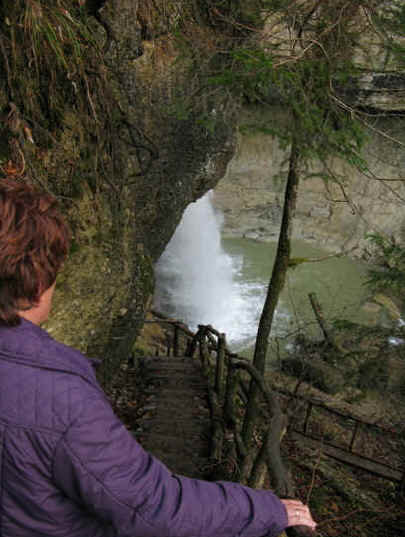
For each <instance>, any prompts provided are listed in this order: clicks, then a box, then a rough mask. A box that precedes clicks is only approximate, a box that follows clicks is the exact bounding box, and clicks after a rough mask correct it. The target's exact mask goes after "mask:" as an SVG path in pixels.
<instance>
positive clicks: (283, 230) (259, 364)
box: [243, 138, 300, 446]
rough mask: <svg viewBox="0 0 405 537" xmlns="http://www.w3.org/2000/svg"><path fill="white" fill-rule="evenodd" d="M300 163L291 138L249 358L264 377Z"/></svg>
mask: <svg viewBox="0 0 405 537" xmlns="http://www.w3.org/2000/svg"><path fill="white" fill-rule="evenodd" d="M299 160H300V151H299V147H298V143H297V140H296V139H295V138H293V141H292V144H291V151H290V158H289V170H288V178H287V185H286V188H285V194H284V208H283V217H282V221H281V227H280V235H279V239H278V246H277V254H276V259H275V261H274V266H273V271H272V275H271V279H270V283H269V286H268V289H267V296H266V300H265V303H264V306H263V310H262V314H261V317H260V323H259V327H258V330H257V336H256V346H255V353H254V358H253V365H254V366H255V367H256V369H257V370H258V371H260V372H261V373H262V374H264V372H265V369H266V354H267V348H268V339H269V335H270V331H271V327H272V323H273V317H274V312H275V310H276V306H277V303H278V300H279V296H280V293H281V291H282V290H283V287H284V284H285V280H286V275H287V269H288V264H289V260H290V242H291V232H292V220H293V217H294V213H295V207H296V201H297V191H298V183H299V172H298V165H299ZM257 393H258V387H257V386H256V383H255V382H254V380H252V381H251V383H250V393H249V403H248V407H247V409H246V414H245V420H244V423H243V439H244V441H245V444H246V445H247V446H248V445H249V443H250V441H251V438H252V433H253V428H254V424H255V420H256V416H257V404H256V398H257Z"/></svg>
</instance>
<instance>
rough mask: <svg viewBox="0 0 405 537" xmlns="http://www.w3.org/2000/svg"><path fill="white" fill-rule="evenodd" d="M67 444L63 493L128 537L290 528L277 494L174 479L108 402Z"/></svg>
mask: <svg viewBox="0 0 405 537" xmlns="http://www.w3.org/2000/svg"><path fill="white" fill-rule="evenodd" d="M83 408H84V410H83V411H82V412H81V414H80V416H79V418H77V419H76V420H75V422H74V423H73V424H71V426H70V427H69V429H68V430H67V431H66V433H65V434H64V435H63V437H62V438H61V440H60V441H59V443H58V445H57V447H56V450H55V458H54V467H53V468H54V480H55V484H56V486H57V487H58V488H59V489H60V490H62V491H63V493H64V494H66V495H67V496H68V497H69V498H70V499H71V500H72V501H73V502H75V503H78V504H79V506H80V505H81V506H85V508H86V509H87V511H90V512H91V513H94V516H96V517H97V518H101V519H102V520H105V521H109V522H110V523H111V524H112V525H113V526H114V527H115V529H116V531H117V533H118V534H119V535H120V536H123V537H124V536H127V537H232V536H236V535H240V536H242V537H261V536H264V535H267V536H269V537H273V536H277V535H279V534H280V533H281V532H282V530H283V529H284V528H285V527H286V525H287V515H286V511H285V508H284V506H283V504H282V503H281V502H280V500H279V499H278V498H277V496H275V495H274V494H273V493H272V492H270V491H264V490H253V489H250V488H248V487H244V486H242V485H239V484H237V483H228V482H207V481H202V480H196V479H189V478H186V477H183V476H178V475H174V474H172V473H171V472H170V471H169V470H168V469H167V468H166V467H165V466H164V465H163V464H162V463H161V462H160V461H158V460H157V459H156V458H154V457H153V456H152V455H150V454H149V453H147V452H146V451H145V450H143V449H142V447H141V446H140V445H139V444H138V442H137V441H136V440H135V439H134V437H133V436H132V434H131V433H130V432H128V431H127V430H126V428H125V427H124V425H123V424H122V423H121V422H120V420H119V419H118V418H117V417H116V416H115V415H114V413H113V411H112V409H111V407H110V405H109V403H108V401H107V400H105V399H103V397H102V396H100V397H97V398H95V399H92V400H91V401H87V402H86V404H85V405H84V406H83Z"/></svg>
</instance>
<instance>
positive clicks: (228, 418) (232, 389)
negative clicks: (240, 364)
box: [224, 357, 239, 429]
mask: <svg viewBox="0 0 405 537" xmlns="http://www.w3.org/2000/svg"><path fill="white" fill-rule="evenodd" d="M238 378H239V371H238V370H237V369H236V368H235V367H232V359H231V357H229V362H228V376H227V379H226V392H225V403H224V419H225V423H226V424H227V425H228V426H229V427H231V428H232V429H234V428H235V427H236V417H235V397H236V390H237V388H238Z"/></svg>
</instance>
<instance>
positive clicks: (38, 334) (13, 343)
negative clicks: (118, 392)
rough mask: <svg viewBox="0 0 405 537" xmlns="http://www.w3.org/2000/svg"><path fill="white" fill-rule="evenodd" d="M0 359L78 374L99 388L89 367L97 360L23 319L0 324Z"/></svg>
mask: <svg viewBox="0 0 405 537" xmlns="http://www.w3.org/2000/svg"><path fill="white" fill-rule="evenodd" d="M0 359H3V360H8V361H12V362H16V363H22V364H25V365H31V366H33V367H38V368H43V369H48V370H53V371H62V372H65V373H70V374H73V375H79V376H81V377H83V378H84V379H85V380H86V381H87V382H90V383H91V384H93V385H94V386H97V387H98V388H100V387H99V384H98V382H97V380H96V376H95V374H94V370H93V367H92V365H98V364H99V363H100V361H99V360H89V359H88V358H86V357H85V356H84V355H83V354H81V353H80V352H79V351H77V350H76V349H73V348H72V347H68V346H67V345H64V344H63V343H60V342H58V341H56V340H54V339H53V338H52V337H51V336H50V335H49V334H48V332H46V331H45V330H43V329H42V328H41V327H39V326H37V325H35V324H33V323H31V322H30V321H27V320H26V319H21V323H20V324H19V325H18V326H12V327H4V326H0Z"/></svg>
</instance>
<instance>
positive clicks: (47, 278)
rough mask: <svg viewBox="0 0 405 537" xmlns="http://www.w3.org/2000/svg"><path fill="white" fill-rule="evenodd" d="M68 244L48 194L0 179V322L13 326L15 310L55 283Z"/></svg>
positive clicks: (26, 306)
mask: <svg viewBox="0 0 405 537" xmlns="http://www.w3.org/2000/svg"><path fill="white" fill-rule="evenodd" d="M69 242H70V233H69V228H68V227H67V225H66V223H65V221H64V219H63V217H62V215H61V213H60V211H59V209H58V208H57V205H56V200H55V199H54V198H53V197H52V196H50V195H49V194H44V193H42V192H39V191H37V190H36V189H35V188H34V187H33V186H31V185H29V184H27V183H24V182H20V181H16V180H14V179H0V324H3V325H4V324H6V325H10V326H12V325H16V324H18V323H19V322H20V319H19V316H18V311H21V310H25V309H30V308H32V307H34V306H36V305H37V303H38V300H39V298H40V296H41V295H42V294H43V293H44V291H46V290H47V289H49V288H50V287H51V286H52V284H53V283H54V282H55V279H56V275H57V273H58V270H59V269H60V267H61V265H62V263H63V261H64V260H65V258H66V255H67V252H68V249H69Z"/></svg>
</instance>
